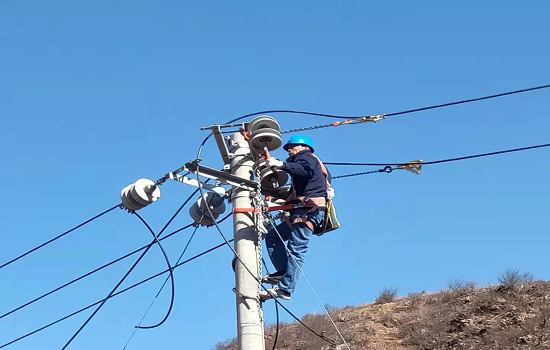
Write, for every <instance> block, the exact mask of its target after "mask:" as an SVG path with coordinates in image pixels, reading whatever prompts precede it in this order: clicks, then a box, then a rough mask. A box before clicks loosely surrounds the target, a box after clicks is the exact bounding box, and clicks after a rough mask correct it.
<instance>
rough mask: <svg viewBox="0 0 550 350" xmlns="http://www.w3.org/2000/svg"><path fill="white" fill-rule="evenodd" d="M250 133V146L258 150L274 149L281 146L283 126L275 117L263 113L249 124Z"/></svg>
mask: <svg viewBox="0 0 550 350" xmlns="http://www.w3.org/2000/svg"><path fill="white" fill-rule="evenodd" d="M248 132H249V133H250V146H251V147H252V148H253V149H254V150H255V151H257V152H263V151H264V148H266V147H267V149H268V150H270V151H273V150H276V149H277V148H279V147H281V145H282V144H283V139H282V137H281V127H280V126H279V123H278V122H277V120H275V118H273V117H270V116H268V115H261V116H259V117H256V118H254V119H253V120H252V121H251V122H250V123H249V124H248Z"/></svg>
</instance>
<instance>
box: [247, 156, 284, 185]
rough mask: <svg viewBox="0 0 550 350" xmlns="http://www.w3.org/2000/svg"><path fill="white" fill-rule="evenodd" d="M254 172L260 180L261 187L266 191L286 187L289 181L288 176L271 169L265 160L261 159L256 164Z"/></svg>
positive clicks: (281, 171) (280, 171)
mask: <svg viewBox="0 0 550 350" xmlns="http://www.w3.org/2000/svg"><path fill="white" fill-rule="evenodd" d="M254 171H255V173H256V174H258V178H259V179H260V186H261V187H262V189H265V190H268V191H269V190H274V189H277V188H279V187H281V186H284V185H285V184H286V182H287V181H288V174H287V173H286V172H285V171H283V170H280V169H270V168H269V167H268V166H267V162H266V160H265V159H263V158H260V159H258V161H257V162H256V164H254Z"/></svg>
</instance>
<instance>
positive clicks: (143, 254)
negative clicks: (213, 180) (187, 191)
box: [61, 190, 199, 350]
mask: <svg viewBox="0 0 550 350" xmlns="http://www.w3.org/2000/svg"><path fill="white" fill-rule="evenodd" d="M198 191H199V190H195V191H194V192H193V193H192V194H191V195H190V196H189V197H188V198H187V199H186V200H185V201H184V202H183V204H182V205H181V206H180V207H179V208H178V210H176V212H175V213H174V215H172V217H171V218H170V219H169V220H168V222H167V223H166V224H165V225H164V227H163V228H162V230H160V232H159V234H158V236H157V237H155V239H154V240H153V242H156V241H158V237H160V236H161V235H162V234H163V233H164V230H166V228H167V227H168V226H169V225H170V223H172V221H173V220H174V219H175V218H176V216H178V214H179V213H180V212H181V210H182V209H183V208H184V207H185V205H187V203H188V202H189V201H190V200H191V199H192V198H193V196H194V195H195V194H196V193H197V192H198ZM151 246H152V245H151ZM151 246H149V247H147V248H146V249H145V250H144V251H143V253H141V255H140V256H139V258H137V260H136V261H135V262H134V264H133V265H132V266H131V267H130V269H129V270H128V271H127V272H126V273H125V274H124V276H123V277H122V278H121V279H120V281H119V282H118V283H117V284H116V285H115V287H114V288H113V289H112V290H111V291H110V292H109V294H108V295H107V297H106V298H105V299H104V300H103V301H102V302H101V303H100V304H99V306H98V307H97V308H96V309H95V310H94V312H92V314H91V315H90V316H89V317H88V318H87V319H86V321H84V323H83V324H82V325H81V326H80V328H78V330H77V331H76V332H75V333H74V334H73V335H72V336H71V338H70V339H69V340H68V341H67V343H66V344H65V345H64V346H63V348H61V350H65V349H66V348H67V347H68V346H69V344H71V342H72V341H73V340H74V339H75V338H76V337H77V336H78V334H79V333H80V332H81V331H82V330H83V329H84V327H86V325H87V324H88V323H89V322H90V321H91V320H92V318H93V317H94V316H95V315H96V314H97V313H98V312H99V310H100V309H101V308H102V307H103V305H105V303H106V302H107V300H108V299H109V297H110V296H111V295H113V294H114V293H115V292H116V290H117V289H118V287H120V285H121V284H122V283H123V282H124V281H125V280H126V278H127V277H128V276H129V275H130V273H132V271H133V270H134V268H135V267H136V266H137V265H138V264H139V262H140V261H141V259H143V257H144V256H145V254H147V252H148V251H149V249H150V248H151Z"/></svg>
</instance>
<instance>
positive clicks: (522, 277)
mask: <svg viewBox="0 0 550 350" xmlns="http://www.w3.org/2000/svg"><path fill="white" fill-rule="evenodd" d="M533 280H534V278H533V275H532V274H530V273H528V272H525V273H521V272H520V270H512V269H507V270H506V271H504V273H502V275H500V276H498V283H499V284H500V285H501V286H503V287H514V286H517V285H518V284H521V283H528V282H533Z"/></svg>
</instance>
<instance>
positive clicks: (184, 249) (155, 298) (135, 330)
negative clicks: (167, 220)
mask: <svg viewBox="0 0 550 350" xmlns="http://www.w3.org/2000/svg"><path fill="white" fill-rule="evenodd" d="M227 217H229V215H228V216H227ZM198 228H199V225H196V226H195V229H194V230H193V233H192V234H191V237H189V240H188V241H187V244H186V245H185V248H183V251H182V252H181V254H180V256H179V258H178V260H177V261H176V265H177V264H179V262H180V261H181V259H182V258H183V255H184V254H185V252H186V251H187V248H189V245H190V244H191V241H192V240H193V237H195V233H197V230H198ZM169 278H170V276H168V277H167V278H166V279H165V280H164V282H163V283H162V286H160V288H159V291H158V292H157V294H156V295H155V297H154V298H153V301H152V302H151V304H150V305H149V307H148V308H147V310H146V311H145V313H144V314H143V317H142V318H141V320H140V321H139V323H138V325H137V326H136V327H134V331H133V332H132V334H131V335H130V338H129V339H128V341H127V342H126V345H124V348H123V349H122V350H124V349H126V348H127V347H128V344H130V341H132V338H133V337H134V335H135V334H136V332H137V330H138V329H140V328H150V327H143V326H141V323H142V322H143V320H144V319H145V317H147V314H149V311H150V310H151V308H152V307H153V305H154V304H155V301H156V300H157V298H158V297H159V295H160V293H161V292H162V290H163V289H164V286H165V285H166V283H167V282H168V279H169Z"/></svg>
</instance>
